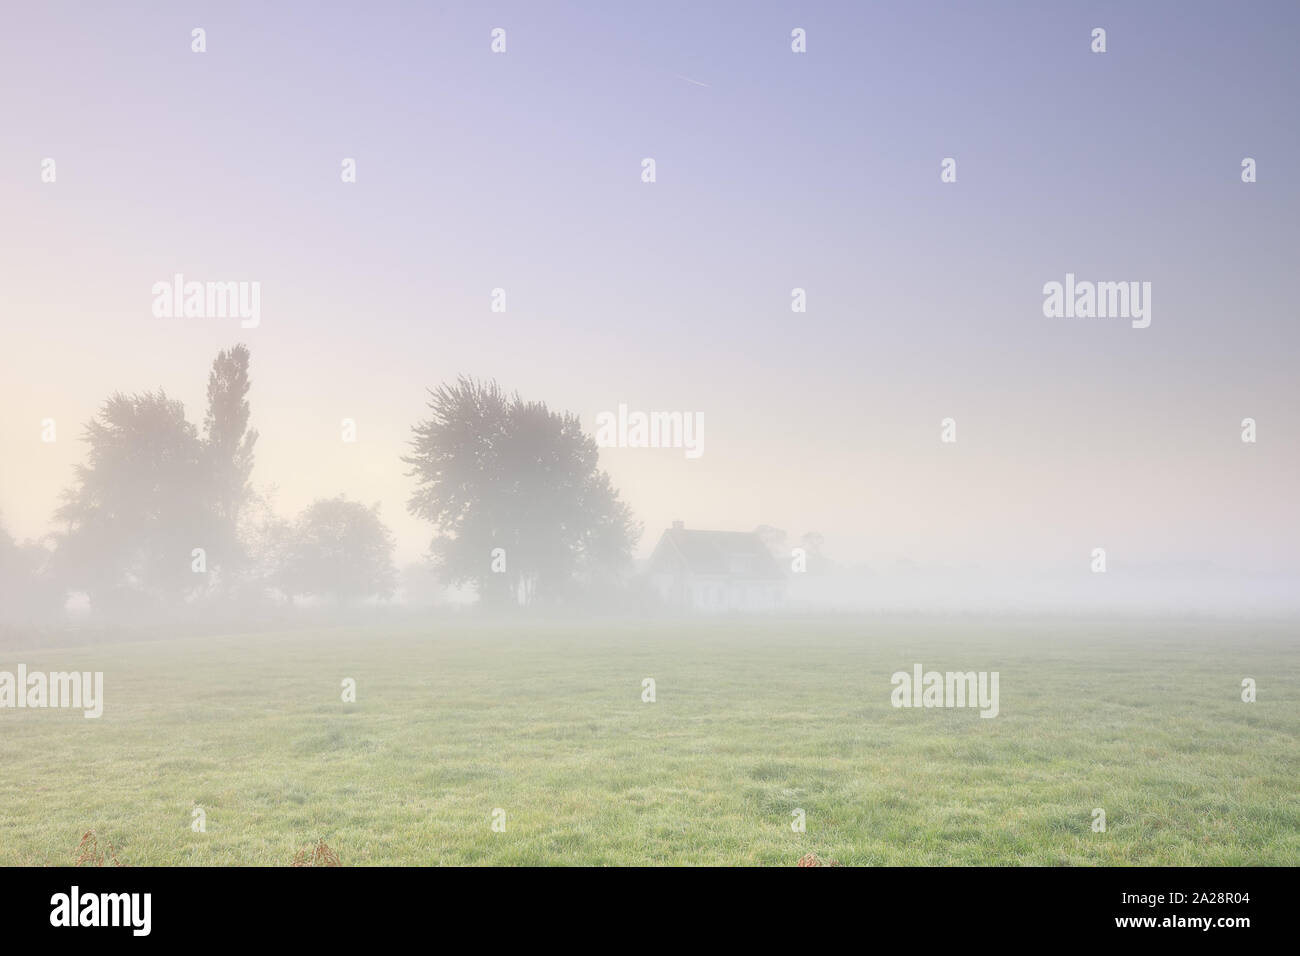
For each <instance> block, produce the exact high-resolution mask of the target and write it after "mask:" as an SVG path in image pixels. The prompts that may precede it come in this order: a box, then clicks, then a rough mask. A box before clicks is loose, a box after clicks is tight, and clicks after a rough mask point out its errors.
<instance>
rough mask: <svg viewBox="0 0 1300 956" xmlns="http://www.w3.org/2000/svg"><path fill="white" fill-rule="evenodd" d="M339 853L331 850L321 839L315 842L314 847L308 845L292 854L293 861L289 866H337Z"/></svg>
mask: <svg viewBox="0 0 1300 956" xmlns="http://www.w3.org/2000/svg"><path fill="white" fill-rule="evenodd" d="M338 865H339V855H338V854H337V853H335V852H334V851H333V850H331V849H330V848H329V847H328V846H327V845H326V843H325V841H324V840H321V841H320V842H319V843H317V844H316V847H315V849H312V848H310V847H308V848H307V849H306V850H299V851H298V852H297V853H295V854H294V855H293V863H291V864H290V866H338Z"/></svg>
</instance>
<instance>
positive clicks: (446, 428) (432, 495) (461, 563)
mask: <svg viewBox="0 0 1300 956" xmlns="http://www.w3.org/2000/svg"><path fill="white" fill-rule="evenodd" d="M429 395H430V398H429V402H428V407H429V410H430V411H431V413H432V415H431V417H430V418H429V419H428V420H427V421H423V422H420V423H418V424H417V425H416V426H415V427H414V429H413V431H414V436H415V437H414V439H413V440H412V442H411V445H412V448H413V453H412V454H411V455H409V456H406V457H404V458H403V459H402V460H403V461H404V462H406V463H407V464H409V465H411V466H412V468H411V471H410V472H409V473H408V474H410V475H411V476H412V477H414V478H415V479H416V481H417V484H418V489H417V490H416V492H415V493H414V494H413V495H412V496H411V499H410V501H409V502H408V505H407V507H408V510H409V511H410V512H411V513H412V514H414V515H416V516H417V517H420V518H424V519H426V520H428V521H429V522H431V523H432V524H433V525H434V528H435V530H436V532H437V534H438V536H437V537H436V538H435V539H434V542H433V545H432V547H431V555H432V557H433V559H434V562H435V564H436V566H437V567H438V569H439V570H440V572H441V573H442V574H443V576H444V577H445V578H446V579H447V580H448V581H449V582H450V583H452V584H466V583H472V584H473V585H475V587H476V588H477V590H478V593H479V597H480V599H481V600H482V601H484V602H485V603H488V604H495V605H504V604H510V603H519V604H529V603H531V602H532V601H533V600H535V599H543V600H547V601H558V600H560V599H562V598H563V597H564V596H565V595H566V594H569V593H571V591H572V590H573V588H574V586H575V584H576V582H577V581H578V580H579V578H586V579H588V580H592V579H595V578H598V577H601V576H609V575H612V574H616V573H617V572H619V571H621V570H622V569H623V568H624V567H626V565H627V564H628V563H629V562H630V560H631V553H632V548H633V546H634V545H635V544H636V540H637V538H638V537H639V536H640V528H639V526H638V525H636V523H635V522H634V521H633V519H632V514H631V510H630V509H629V508H628V507H627V505H626V504H625V503H624V502H622V501H621V500H619V496H618V492H617V491H616V490H615V489H614V487H613V485H612V483H611V482H610V480H609V477H608V476H607V475H606V474H605V473H604V472H601V471H599V470H598V467H597V466H598V464H599V450H598V449H597V447H596V442H595V439H593V438H591V437H590V436H588V435H586V434H584V433H583V431H582V427H581V424H580V422H579V421H578V417H577V416H576V415H574V414H572V413H570V412H553V411H551V410H549V409H548V408H547V407H546V405H545V404H543V403H540V402H524V401H523V400H522V399H521V398H520V397H519V396H518V395H512V396H506V395H505V394H504V393H503V392H502V391H501V389H500V387H499V386H498V385H497V383H496V382H495V381H493V382H487V383H483V382H479V381H476V380H474V379H470V378H465V377H461V378H459V379H458V380H457V382H456V383H455V384H454V385H448V384H443V385H441V386H439V387H438V388H437V389H436V390H431V391H430V393H429Z"/></svg>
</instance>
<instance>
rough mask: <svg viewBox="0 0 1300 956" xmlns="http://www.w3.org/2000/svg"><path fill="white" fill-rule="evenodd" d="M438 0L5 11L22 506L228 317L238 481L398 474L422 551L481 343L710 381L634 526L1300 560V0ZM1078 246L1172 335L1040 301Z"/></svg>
mask: <svg viewBox="0 0 1300 956" xmlns="http://www.w3.org/2000/svg"><path fill="white" fill-rule="evenodd" d="M441 6H442V5H436V6H435V5H431V4H423V3H421V4H416V3H411V4H392V3H376V4H371V5H364V6H343V5H340V6H339V7H338V8H337V9H336V10H332V11H331V10H324V9H321V8H320V7H319V6H318V5H315V4H306V3H299V4H282V3H277V4H266V3H221V4H215V3H213V4H203V3H196V4H184V3H175V4H162V3H157V4H123V5H118V4H114V5H85V4H63V3H42V4H28V5H24V6H23V7H22V8H21V9H19V8H14V9H13V10H11V11H9V12H7V13H6V14H5V15H4V24H3V26H4V29H3V30H0V244H2V245H0V323H3V333H4V334H3V339H2V341H3V346H2V347H0V394H2V396H3V409H4V411H3V414H2V415H0V456H2V459H0V460H2V461H3V465H2V466H0V516H2V518H3V521H4V522H5V524H6V525H7V526H8V527H9V528H10V529H11V530H12V531H13V532H14V533H15V534H18V535H20V536H32V535H37V534H40V533H42V532H44V531H45V530H47V529H48V527H49V518H50V514H51V512H52V510H53V508H54V507H55V504H56V498H57V493H58V491H59V489H60V488H61V487H63V486H65V485H66V484H67V483H68V481H69V480H70V478H71V466H72V464H73V463H74V462H76V461H78V460H80V458H81V456H82V453H83V449H82V446H81V443H80V442H78V441H76V437H77V435H78V434H79V432H80V427H81V424H82V423H84V422H85V421H86V420H87V419H88V418H89V417H91V415H92V414H93V413H94V411H95V409H96V407H97V405H98V403H99V402H100V401H101V400H102V399H103V398H104V397H105V396H106V395H107V394H109V393H110V392H111V391H113V390H115V389H123V390H127V391H133V390H143V389H147V388H157V387H165V388H166V389H167V391H168V392H169V393H171V394H173V395H175V396H177V397H179V398H182V399H184V400H185V402H186V405H187V408H189V410H190V415H191V418H192V419H193V420H195V421H198V420H200V419H201V417H202V403H203V389H204V383H205V379H206V373H207V366H208V364H209V362H210V361H211V358H212V356H213V355H214V354H215V352H216V351H217V350H218V349H220V348H223V347H227V346H229V345H231V344H234V343H235V342H237V341H244V342H247V344H248V345H249V346H250V348H251V350H252V356H253V378H254V390H253V394H252V403H253V417H254V422H255V424H256V426H257V427H258V428H259V429H260V430H261V432H262V439H261V442H260V444H259V447H258V465H257V469H256V471H255V474H254V479H255V483H256V484H257V485H258V486H259V487H267V486H270V485H275V486H277V487H278V489H279V493H278V499H277V500H278V507H279V508H280V509H281V510H282V511H284V512H286V513H292V512H295V511H297V510H298V509H300V508H302V507H304V506H305V505H306V504H308V503H309V502H310V501H311V500H312V499H313V498H315V497H321V496H331V495H334V494H337V493H339V492H345V493H347V494H349V495H351V496H353V497H357V498H360V499H362V500H365V501H367V502H371V501H376V500H378V501H382V502H383V515H384V517H385V519H386V520H387V521H388V522H389V523H390V524H391V525H392V526H393V527H394V529H395V531H396V532H397V534H398V538H399V543H400V554H401V556H402V557H403V558H413V557H415V556H417V555H418V554H419V553H420V552H422V551H423V549H424V548H425V547H426V546H427V543H428V537H429V530H428V529H427V528H426V527H425V526H423V525H421V524H420V523H418V522H416V521H414V520H413V519H411V518H410V517H408V516H407V515H406V512H405V501H406V497H407V495H408V494H409V493H410V490H411V485H410V482H409V480H408V479H407V478H405V477H404V474H403V472H404V467H403V466H402V465H401V463H400V462H399V461H398V457H399V456H400V455H401V454H403V452H404V451H405V442H406V440H407V438H408V436H409V430H410V426H411V425H412V423H414V422H415V421H416V420H417V419H418V418H419V416H420V415H421V413H422V407H423V400H424V389H425V387H426V386H432V385H436V384H437V383H438V382H440V381H442V380H445V379H448V378H451V377H454V376H455V375H457V374H459V373H462V372H463V373H467V374H473V375H478V376H484V377H496V378H497V379H498V380H499V381H500V382H501V383H502V385H504V386H505V387H507V388H509V389H517V390H519V391H520V392H521V393H522V394H523V395H524V396H525V397H526V398H533V399H541V400H545V401H547V402H548V403H549V404H551V405H552V406H553V407H562V408H569V409H572V410H574V411H576V412H578V413H580V414H581V415H582V417H583V420H584V422H585V423H587V425H588V427H589V428H594V421H595V416H596V414H597V413H598V412H600V411H603V410H612V409H616V408H617V406H618V405H619V404H620V403H626V404H628V405H629V406H631V407H633V408H637V409H645V410H681V411H692V412H700V413H702V414H703V415H704V418H705V421H706V437H705V453H704V455H703V456H702V457H701V458H700V459H698V460H693V461H692V460H687V459H686V458H685V457H684V456H683V455H682V453H681V452H680V451H672V450H657V449H650V450H642V449H636V450H632V449H616V450H609V451H606V452H604V453H603V455H602V460H603V462H604V464H605V467H606V468H607V469H608V470H609V471H610V472H611V474H612V476H613V478H614V480H615V483H616V484H617V485H618V486H619V487H620V488H621V489H622V491H623V493H624V496H625V497H626V498H627V500H628V501H629V503H630V504H631V505H632V507H633V509H634V510H635V512H636V513H637V515H638V517H640V518H641V519H642V520H643V521H644V522H645V525H646V537H645V539H644V541H643V546H644V547H645V548H648V547H650V546H652V545H653V543H654V541H655V539H656V538H657V536H658V533H659V531H660V530H661V529H662V528H663V527H664V526H666V525H667V524H668V523H669V522H670V521H671V520H673V519H675V518H681V519H683V520H685V521H686V523H687V525H688V526H692V527H718V528H727V529H748V528H752V527H754V526H755V525H758V524H760V523H766V524H773V525H777V526H779V527H782V528H785V529H787V530H788V531H790V532H791V533H792V535H796V536H797V535H799V534H802V533H803V532H804V531H808V530H817V531H820V532H822V533H823V534H824V535H825V536H826V542H827V544H826V546H827V550H828V551H829V552H830V553H832V554H833V555H837V556H840V557H842V558H846V559H849V560H862V561H892V560H893V559H894V558H896V557H899V556H907V557H910V558H913V559H915V560H918V561H922V562H926V561H932V562H958V563H967V562H968V563H976V564H980V565H985V566H994V567H1035V566H1039V565H1042V564H1057V563H1060V564H1065V565H1069V564H1071V563H1078V562H1080V561H1084V560H1086V555H1087V553H1088V552H1089V551H1090V549H1091V548H1092V547H1095V546H1098V545H1102V546H1106V547H1107V548H1108V549H1109V551H1110V553H1111V554H1112V555H1124V556H1127V557H1128V558H1129V559H1130V560H1134V561H1144V562H1167V561H1177V560H1187V559H1204V560H1208V561H1211V562H1215V563H1218V564H1222V565H1224V566H1227V567H1234V568H1242V569H1252V568H1253V569H1263V568H1272V569H1278V568H1286V569H1290V570H1296V569H1297V568H1300V543H1298V542H1300V534H1297V532H1300V504H1298V503H1297V498H1298V496H1297V480H1298V477H1300V453H1298V452H1297V448H1298V447H1300V422H1297V414H1298V413H1300V384H1298V382H1300V377H1298V376H1297V374H1296V370H1295V361H1296V355H1297V352H1298V350H1297V346H1300V332H1298V331H1297V319H1298V318H1300V317H1298V316H1297V306H1296V289H1295V285H1296V281H1297V279H1296V276H1297V274H1298V270H1297V266H1296V263H1297V252H1298V251H1300V243H1298V242H1297V233H1298V231H1300V227H1298V226H1297V223H1300V187H1298V186H1297V176H1298V170H1297V165H1296V164H1297V157H1300V122H1297V119H1296V117H1297V115H1298V114H1297V109H1296V103H1297V95H1296V94H1297V87H1300V69H1297V67H1296V62H1297V60H1296V52H1295V38H1296V36H1297V28H1298V27H1300V6H1298V5H1296V4H1294V3H1276V4H1265V3H1260V4H1251V5H1249V6H1245V7H1243V6H1238V5H1232V4H1228V3H1218V4H1191V3H1143V4H1140V5H1135V4H1128V3H1117V4H1095V3H1092V4H1087V5H1082V4H1077V5H1070V4H1057V3H1053V4H1028V3H1026V4H978V5H977V4H968V3H959V4H911V3H909V4H903V3H896V4H875V3H872V4H866V3H816V4H784V3H783V4H776V3H767V4H754V3H734V4H707V5H706V4H699V3H657V4H651V5H635V4H596V3H588V4H578V3H568V4H553V3H541V2H532V3H520V4H463V5H453V9H451V10H446V9H442V8H441ZM196 26H201V27H203V28H205V29H206V31H207V52H206V53H204V54H201V55H199V54H195V53H192V52H191V50H190V31H191V29H192V28H193V27H196ZM494 27H502V28H504V29H505V30H506V31H507V44H508V46H507V50H508V52H507V53H506V54H504V55H494V54H492V53H491V52H490V49H489V43H490V31H491V30H492V28H494ZM795 27H802V28H804V29H806V31H807V36H808V52H807V53H806V54H794V53H792V52H791V50H790V31H791V30H792V29H793V28H795ZM1094 27H1103V28H1105V29H1106V31H1107V45H1108V52H1106V53H1105V54H1094V53H1092V52H1091V51H1090V49H1089V45H1090V34H1091V31H1092V29H1093V28H1094ZM1247 156H1249V157H1253V158H1255V159H1256V160H1257V162H1258V177H1259V181H1258V182H1256V183H1253V184H1244V183H1242V182H1241V177H1240V165H1241V161H1242V158H1243V157H1247ZM46 157H50V158H53V159H54V160H55V161H56V163H57V182H55V183H53V184H48V183H42V182H41V179H40V172H41V161H42V159H44V158H46ZM344 157H355V158H356V160H357V168H358V182H357V183H355V184H343V183H341V182H340V176H339V171H340V163H341V160H342V159H343V158H344ZM643 157H653V158H654V159H655V160H656V163H657V177H658V178H657V182H655V183H654V184H653V185H648V184H645V183H642V182H641V181H640V163H641V160H642V158H643ZM944 157H954V158H955V159H956V160H957V164H958V181H957V182H956V183H955V184H942V183H940V180H939V166H940V161H941V160H942V159H943V158H944ZM177 272H181V273H184V274H185V275H186V276H187V277H189V278H193V279H200V280H235V281H238V280H246V281H258V282H260V283H261V286H262V320H261V325H260V326H259V327H258V328H256V329H249V330H243V329H240V328H239V323H238V320H235V319H171V320H162V319H157V318H154V317H153V316H152V315H151V312H150V304H151V294H150V289H151V287H152V285H153V283H155V282H157V281H159V280H166V279H169V278H170V277H171V276H172V275H173V274H174V273H177ZM1067 272H1073V273H1075V274H1077V275H1078V276H1079V277H1080V278H1083V279H1092V280H1102V281H1106V280H1138V281H1149V282H1150V283H1151V284H1152V288H1153V303H1152V313H1153V314H1152V323H1151V327H1150V328H1147V329H1141V330H1139V329H1133V328H1131V327H1130V326H1129V323H1128V322H1127V321H1126V320H1119V319H1047V318H1044V316H1043V313H1042V302H1043V295H1042V291H1041V290H1042V286H1043V284H1044V283H1045V282H1049V281H1054V280H1055V281H1061V280H1063V279H1064V276H1065V274H1066V273H1067ZM796 286H798V287H802V288H805V289H807V294H808V312H807V313H806V314H794V313H792V312H791V311H790V290H791V289H792V288H793V287H796ZM496 287H502V288H504V289H506V291H507V301H508V311H507V312H506V313H505V314H494V313H492V312H490V311H489V302H490V298H489V297H490V293H491V290H492V289H493V288H496ZM1247 416H1250V417H1253V418H1255V419H1256V420H1257V422H1258V427H1259V440H1258V442H1257V443H1256V444H1254V445H1248V444H1244V443H1242V442H1241V440H1240V422H1241V420H1242V418H1244V417H1247ZM945 417H952V418H954V419H956V421H957V427H958V441H957V443H956V444H955V445H944V444H941V443H940V442H939V433H940V421H941V419H943V418H945ZM45 418H54V419H55V420H56V422H57V424H58V440H57V441H56V442H54V443H49V444H47V443H42V442H41V441H40V428H41V421H42V420H43V419H45ZM342 418H353V419H355V420H356V421H357V425H358V438H359V440H358V441H357V442H356V443H355V444H345V443H343V442H341V441H340V438H339V434H340V429H339V422H340V419H342ZM1081 555H1082V556H1083V557H1081Z"/></svg>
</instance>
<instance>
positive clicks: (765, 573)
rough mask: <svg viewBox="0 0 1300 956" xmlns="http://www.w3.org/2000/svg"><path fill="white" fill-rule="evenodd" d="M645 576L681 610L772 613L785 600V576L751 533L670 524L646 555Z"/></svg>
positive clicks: (676, 522)
mask: <svg viewBox="0 0 1300 956" xmlns="http://www.w3.org/2000/svg"><path fill="white" fill-rule="evenodd" d="M649 577H650V585H651V587H652V588H653V589H654V591H655V593H657V594H658V595H659V597H660V598H661V599H662V600H663V602H664V603H665V604H666V605H668V606H669V607H671V608H674V609H676V610H679V611H699V612H721V611H771V610H774V609H776V608H778V607H780V606H781V603H782V601H783V599H784V597H785V576H784V575H783V574H782V573H781V568H780V566H779V565H778V564H777V562H776V559H775V558H773V557H772V555H771V553H770V552H769V551H768V550H767V547H766V546H765V545H764V544H763V540H762V539H761V538H760V537H759V536H758V535H757V534H755V533H754V532H752V531H745V532H741V531H696V530H693V529H692V530H688V529H687V528H686V527H685V526H684V525H683V524H682V522H680V521H674V522H673V526H672V527H671V528H669V529H668V530H667V531H665V532H664V533H663V535H662V536H661V537H660V538H659V544H658V545H656V546H655V550H654V553H653V554H652V555H651V556H650V566H649Z"/></svg>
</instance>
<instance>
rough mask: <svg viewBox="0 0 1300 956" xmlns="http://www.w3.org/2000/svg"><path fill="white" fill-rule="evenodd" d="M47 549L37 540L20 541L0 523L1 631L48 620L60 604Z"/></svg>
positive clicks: (58, 608)
mask: <svg viewBox="0 0 1300 956" xmlns="http://www.w3.org/2000/svg"><path fill="white" fill-rule="evenodd" d="M49 559H50V551H49V549H48V548H47V547H45V545H44V544H42V543H41V542H38V541H25V542H22V543H21V544H20V543H19V542H17V541H15V540H14V539H13V537H12V536H10V534H9V532H8V531H6V530H5V529H4V527H3V526H0V633H3V632H4V629H5V627H6V626H7V625H15V626H31V625H33V624H39V623H42V622H45V621H48V620H51V619H52V618H53V617H54V616H55V614H57V613H58V611H59V610H60V609H61V607H62V603H63V602H62V599H61V595H60V594H59V592H58V588H57V587H56V586H55V585H54V584H53V582H52V580H51V578H50V574H49Z"/></svg>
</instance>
